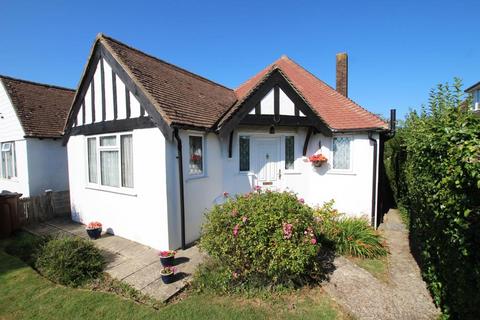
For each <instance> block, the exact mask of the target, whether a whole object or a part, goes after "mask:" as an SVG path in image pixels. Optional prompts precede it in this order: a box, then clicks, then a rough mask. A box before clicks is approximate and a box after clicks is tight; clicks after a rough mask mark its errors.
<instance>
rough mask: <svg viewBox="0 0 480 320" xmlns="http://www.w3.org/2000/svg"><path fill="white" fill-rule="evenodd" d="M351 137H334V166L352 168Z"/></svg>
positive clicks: (335, 167)
mask: <svg viewBox="0 0 480 320" xmlns="http://www.w3.org/2000/svg"><path fill="white" fill-rule="evenodd" d="M350 140H351V139H350V138H345V137H337V138H333V168H334V169H350Z"/></svg>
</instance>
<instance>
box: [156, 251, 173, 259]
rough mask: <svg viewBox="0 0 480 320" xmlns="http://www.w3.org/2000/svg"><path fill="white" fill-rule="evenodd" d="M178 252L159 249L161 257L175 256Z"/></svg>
mask: <svg viewBox="0 0 480 320" xmlns="http://www.w3.org/2000/svg"><path fill="white" fill-rule="evenodd" d="M176 253H177V252H176V251H174V250H164V251H159V252H158V256H160V257H161V258H168V257H173V256H174V255H175V254H176Z"/></svg>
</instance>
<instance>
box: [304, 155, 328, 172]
mask: <svg viewBox="0 0 480 320" xmlns="http://www.w3.org/2000/svg"><path fill="white" fill-rule="evenodd" d="M308 161H310V162H311V163H312V165H313V166H314V167H317V168H318V167H321V166H322V164H324V163H325V162H327V158H326V157H325V156H324V155H323V154H321V153H317V154H314V155H311V156H310V157H308Z"/></svg>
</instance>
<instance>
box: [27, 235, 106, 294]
mask: <svg viewBox="0 0 480 320" xmlns="http://www.w3.org/2000/svg"><path fill="white" fill-rule="evenodd" d="M35 266H36V267H37V269H38V270H39V271H40V273H42V274H43V275H44V276H46V277H47V278H49V279H50V280H52V281H54V282H57V283H60V284H64V285H69V286H73V287H77V286H79V285H82V284H84V283H85V282H87V281H89V280H91V279H95V278H97V277H98V276H99V275H100V274H101V273H102V270H103V266H104V259H103V257H102V255H101V254H100V251H99V250H98V249H97V248H95V246H94V245H93V244H92V243H91V242H90V241H87V240H84V239H81V238H77V237H71V238H57V239H52V240H50V241H48V242H47V243H46V244H44V245H43V246H42V247H41V249H40V251H39V254H38V258H37V260H36V263H35Z"/></svg>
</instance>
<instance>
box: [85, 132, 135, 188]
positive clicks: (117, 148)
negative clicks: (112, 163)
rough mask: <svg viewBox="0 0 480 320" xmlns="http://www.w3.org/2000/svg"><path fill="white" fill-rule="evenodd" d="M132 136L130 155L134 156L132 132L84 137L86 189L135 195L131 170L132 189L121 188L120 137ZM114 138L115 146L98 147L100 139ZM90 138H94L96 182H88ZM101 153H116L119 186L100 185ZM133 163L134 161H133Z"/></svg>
mask: <svg viewBox="0 0 480 320" xmlns="http://www.w3.org/2000/svg"><path fill="white" fill-rule="evenodd" d="M128 135H131V136H132V154H135V149H134V142H133V140H134V139H133V132H132V131H129V132H114V133H104V134H98V135H91V136H85V169H86V170H85V173H86V174H85V181H86V187H87V188H89V189H95V190H102V191H109V192H114V193H122V194H128V195H136V193H135V188H136V181H135V170H133V173H132V174H133V187H132V188H128V187H123V186H122V151H121V137H122V136H128ZM112 136H115V137H116V142H117V145H116V146H102V147H101V146H100V139H101V138H102V137H112ZM90 138H96V141H95V142H96V160H97V161H96V167H97V182H96V183H94V182H90V177H89V167H88V139H90ZM101 151H118V162H119V163H118V178H119V186H118V187H113V186H105V185H102V172H101V164H100V152H101ZM133 162H135V159H134V161H133Z"/></svg>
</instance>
